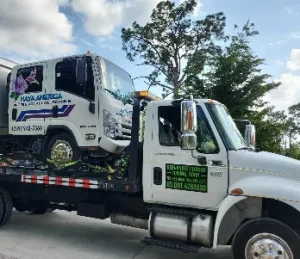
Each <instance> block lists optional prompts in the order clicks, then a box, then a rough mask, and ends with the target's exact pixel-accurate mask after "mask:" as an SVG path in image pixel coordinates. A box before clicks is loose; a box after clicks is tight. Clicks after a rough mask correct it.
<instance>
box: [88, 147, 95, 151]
mask: <svg viewBox="0 0 300 259" xmlns="http://www.w3.org/2000/svg"><path fill="white" fill-rule="evenodd" d="M95 150H96V148H95V147H89V148H88V151H95Z"/></svg>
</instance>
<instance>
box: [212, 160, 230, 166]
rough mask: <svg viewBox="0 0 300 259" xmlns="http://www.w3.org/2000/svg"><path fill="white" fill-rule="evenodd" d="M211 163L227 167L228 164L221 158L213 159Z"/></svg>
mask: <svg viewBox="0 0 300 259" xmlns="http://www.w3.org/2000/svg"><path fill="white" fill-rule="evenodd" d="M210 164H211V165H212V166H221V167H226V164H224V163H223V161H221V160H211V162H210Z"/></svg>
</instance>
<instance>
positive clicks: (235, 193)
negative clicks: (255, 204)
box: [231, 188, 244, 196]
mask: <svg viewBox="0 0 300 259" xmlns="http://www.w3.org/2000/svg"><path fill="white" fill-rule="evenodd" d="M243 194H244V192H243V190H242V189H240V188H236V189H233V190H232V191H231V195H235V196H239V195H243Z"/></svg>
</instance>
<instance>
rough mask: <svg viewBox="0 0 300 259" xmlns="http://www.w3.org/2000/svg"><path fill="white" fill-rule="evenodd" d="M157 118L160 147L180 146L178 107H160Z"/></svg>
mask: <svg viewBox="0 0 300 259" xmlns="http://www.w3.org/2000/svg"><path fill="white" fill-rule="evenodd" d="M158 117H159V121H158V124H159V143H160V145H162V146H180V137H181V132H180V107H179V106H160V107H159V108H158Z"/></svg>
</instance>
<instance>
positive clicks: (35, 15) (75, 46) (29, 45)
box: [0, 0, 300, 109]
mask: <svg viewBox="0 0 300 259" xmlns="http://www.w3.org/2000/svg"><path fill="white" fill-rule="evenodd" d="M179 1H180V0H176V2H179ZM158 2H159V0H120V1H118V0H89V1H86V0H52V1H46V0H39V1H36V0H27V1H22V0H2V1H1V2H0V56H2V57H5V58H9V59H12V60H15V61H17V62H20V63H23V62H27V61H32V60H39V59H44V58H51V57H58V56H65V55H69V54H74V53H82V52H86V51H87V50H91V51H92V52H95V53H98V54H99V55H102V56H104V57H106V58H108V59H110V60H112V61H113V62H115V63H117V64H118V65H120V66H121V67H123V68H125V69H126V70H127V71H128V72H129V73H130V74H131V75H132V77H136V76H141V75H146V74H147V73H148V72H149V70H148V69H146V68H143V67H137V66H135V64H134V63H131V62H130V61H129V60H127V59H126V57H125V53H124V52H123V51H122V50H121V40H120V29H121V28H122V27H123V26H126V27H128V26H130V25H131V24H132V22H133V21H135V20H137V21H138V22H139V23H141V24H144V23H145V22H147V20H148V18H149V15H150V13H151V11H152V9H153V8H154V7H155V6H156V4H157V3H158ZM297 2H298V3H297ZM11 5H13V6H15V8H16V10H17V9H18V10H20V11H18V13H15V12H8V11H7V10H8V9H9V7H10V6H11ZM219 11H222V12H224V14H225V15H226V17H227V26H226V31H227V32H229V33H230V32H232V29H233V25H234V24H237V25H240V26H242V25H243V24H244V23H246V22H247V20H248V19H250V21H252V22H253V23H254V24H255V25H256V28H257V30H259V32H260V35H258V36H257V37H255V38H254V39H253V42H252V47H253V49H254V51H255V53H256V54H257V55H258V56H259V57H261V58H265V59H266V63H267V64H266V66H264V67H263V70H264V72H266V73H269V74H271V75H272V76H273V79H274V80H280V81H281V82H282V85H281V86H280V87H279V88H278V89H277V90H274V91H273V92H272V93H270V94H269V95H267V96H266V99H267V100H268V101H270V102H272V104H274V105H275V106H276V108H277V109H286V108H287V107H288V106H289V105H291V104H294V103H297V102H300V26H299V24H300V2H299V1H296V0H287V1H283V0H260V1H258V0H251V1H249V0H243V1H242V0H226V1H225V0H199V6H198V9H197V10H196V11H195V14H194V17H193V18H195V19H201V18H203V17H204V16H205V15H206V14H210V13H214V12H219ZM136 88H137V89H138V90H139V89H142V88H145V85H144V84H143V83H142V81H136ZM153 91H155V92H156V93H157V94H159V93H160V91H159V89H158V88H156V89H153Z"/></svg>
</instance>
